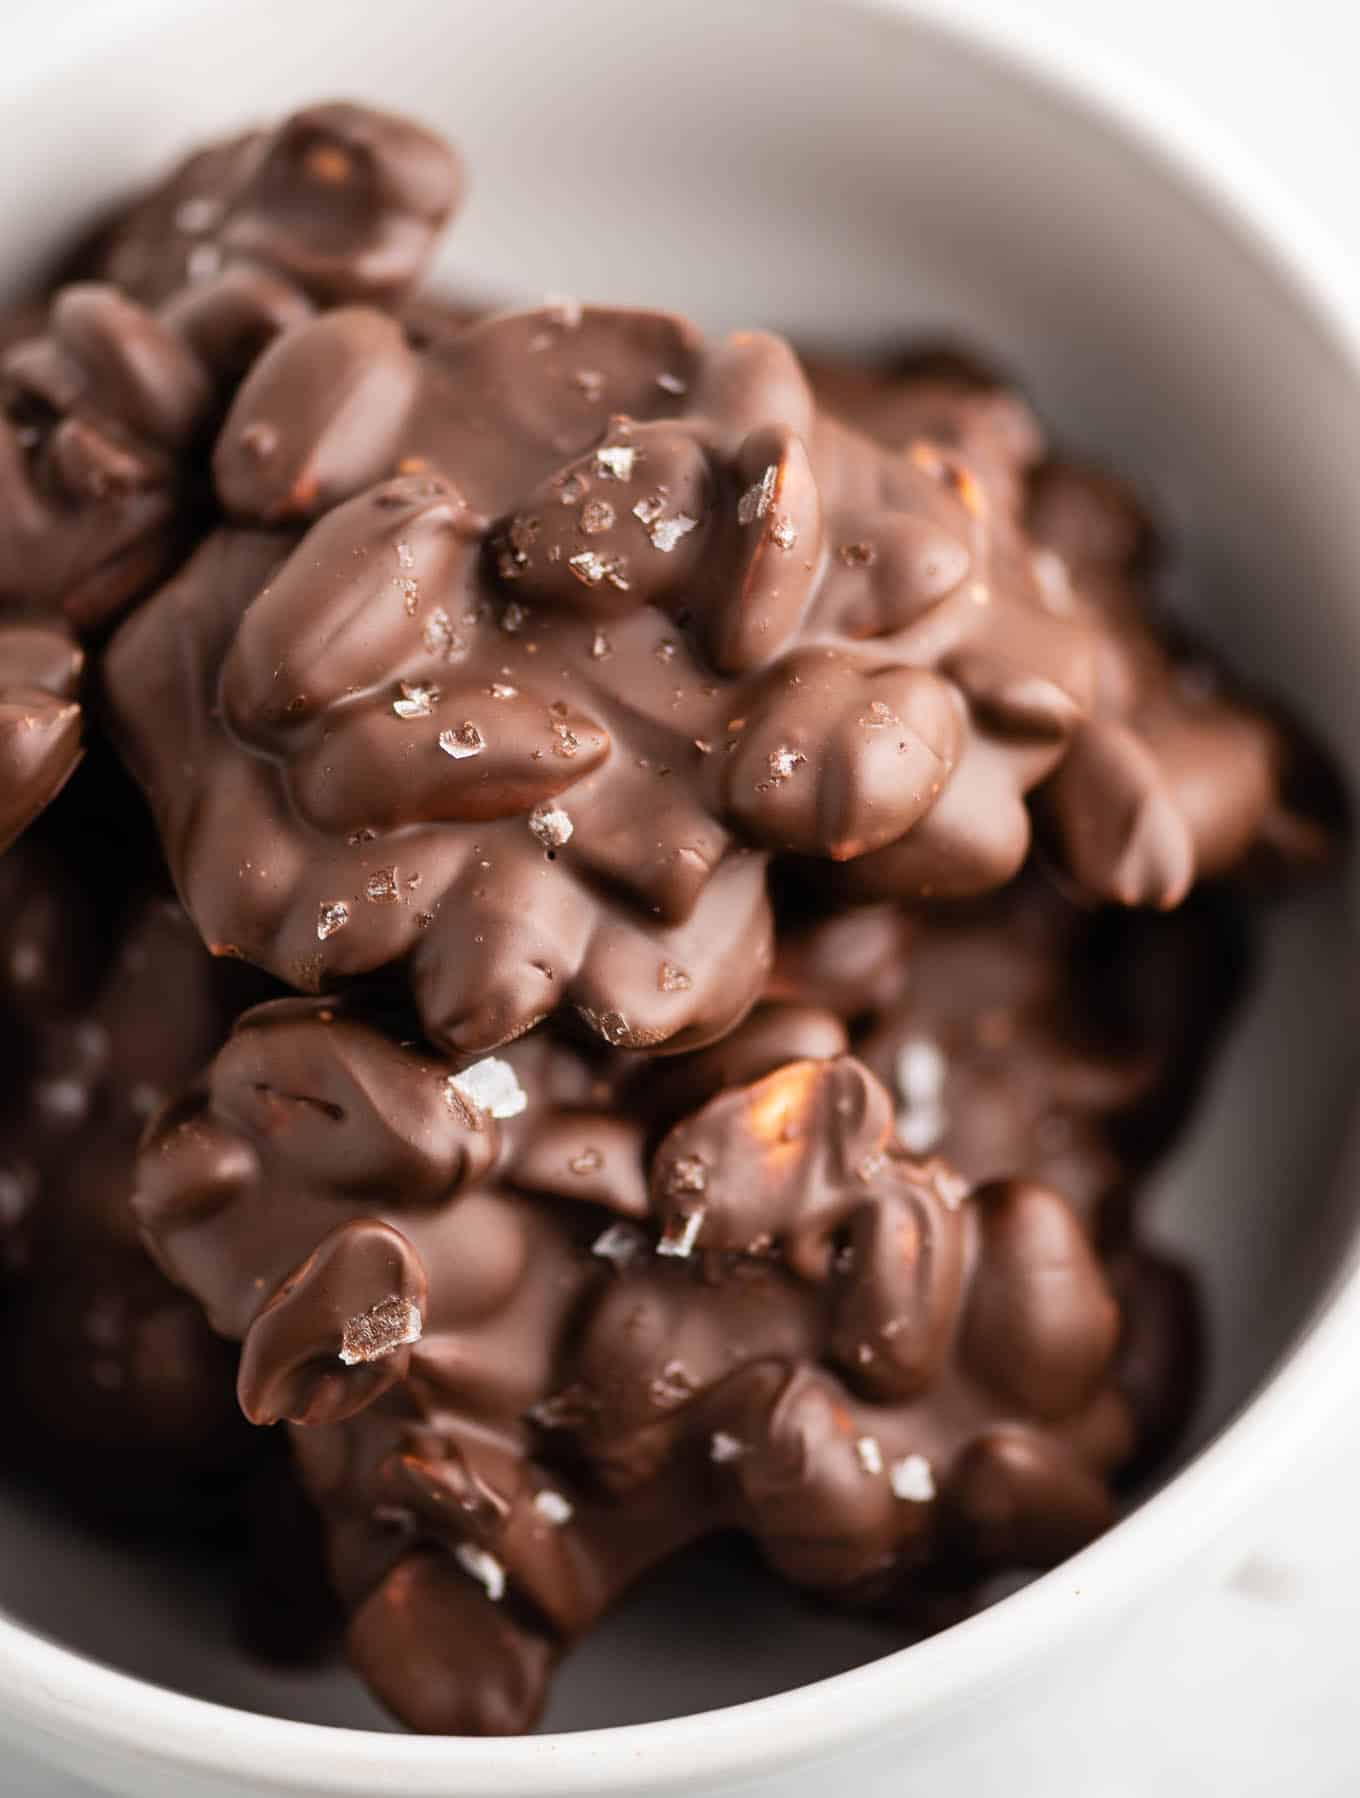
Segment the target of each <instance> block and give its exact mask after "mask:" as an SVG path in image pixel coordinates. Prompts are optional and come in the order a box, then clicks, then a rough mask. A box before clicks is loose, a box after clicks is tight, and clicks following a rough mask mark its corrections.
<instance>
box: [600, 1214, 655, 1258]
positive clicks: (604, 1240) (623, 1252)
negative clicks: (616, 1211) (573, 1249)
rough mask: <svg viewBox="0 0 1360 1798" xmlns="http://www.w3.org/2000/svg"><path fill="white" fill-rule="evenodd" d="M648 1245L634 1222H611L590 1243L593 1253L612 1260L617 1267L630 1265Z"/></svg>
mask: <svg viewBox="0 0 1360 1798" xmlns="http://www.w3.org/2000/svg"><path fill="white" fill-rule="evenodd" d="M646 1246H647V1239H646V1237H645V1236H644V1235H643V1234H642V1232H641V1230H639V1229H637V1228H636V1227H635V1226H634V1225H632V1224H624V1223H617V1224H610V1226H609V1228H608V1229H607V1230H602V1231H601V1232H600V1234H599V1235H598V1236H597V1237H596V1238H595V1240H594V1242H593V1243H592V1244H591V1245H590V1252H591V1254H592V1255H598V1256H599V1257H600V1259H601V1260H602V1261H610V1262H612V1263H613V1264H614V1266H615V1267H630V1266H631V1265H632V1263H633V1262H634V1261H636V1260H637V1258H638V1256H639V1255H640V1254H641V1253H642V1252H643V1250H644V1249H645V1248H646Z"/></svg>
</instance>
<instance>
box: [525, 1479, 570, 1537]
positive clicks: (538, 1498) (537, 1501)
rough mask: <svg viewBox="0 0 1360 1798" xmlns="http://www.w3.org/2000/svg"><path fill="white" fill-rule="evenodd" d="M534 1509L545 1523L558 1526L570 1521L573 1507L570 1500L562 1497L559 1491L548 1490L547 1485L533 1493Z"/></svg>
mask: <svg viewBox="0 0 1360 1798" xmlns="http://www.w3.org/2000/svg"><path fill="white" fill-rule="evenodd" d="M534 1509H535V1511H537V1512H538V1514H539V1516H540V1517H541V1518H542V1519H543V1521H544V1522H545V1523H551V1524H554V1525H556V1526H558V1527H560V1526H561V1525H562V1524H564V1523H570V1522H571V1520H572V1517H573V1515H574V1508H573V1506H572V1504H571V1502H570V1500H568V1499H565V1498H563V1496H562V1494H561V1493H560V1492H552V1491H549V1490H548V1488H547V1487H545V1488H544V1489H543V1491H542V1492H538V1493H535V1495H534Z"/></svg>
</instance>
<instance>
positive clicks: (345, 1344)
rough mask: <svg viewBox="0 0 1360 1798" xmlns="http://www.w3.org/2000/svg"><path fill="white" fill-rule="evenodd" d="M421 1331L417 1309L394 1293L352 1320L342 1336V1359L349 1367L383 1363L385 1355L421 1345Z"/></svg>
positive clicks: (407, 1300) (409, 1301) (408, 1300)
mask: <svg viewBox="0 0 1360 1798" xmlns="http://www.w3.org/2000/svg"><path fill="white" fill-rule="evenodd" d="M421 1327H422V1326H421V1317H420V1311H419V1309H418V1308H417V1306H415V1305H414V1304H413V1303H412V1302H411V1300H410V1299H404V1298H402V1297H401V1296H400V1295H399V1294H398V1293H393V1294H392V1296H391V1298H386V1299H379V1301H378V1303H377V1304H376V1305H370V1307H369V1308H368V1310H367V1311H361V1312H359V1314H358V1316H357V1317H351V1318H350V1320H349V1322H348V1323H347V1324H346V1325H345V1327H344V1330H343V1331H342V1333H341V1336H340V1359H341V1360H342V1361H343V1362H344V1364H345V1366H346V1367H359V1366H362V1365H365V1364H366V1363H368V1362H370V1361H381V1360H382V1358H383V1356H384V1355H391V1354H393V1353H395V1351H396V1350H397V1349H399V1348H405V1347H407V1346H408V1345H409V1344H410V1343H413V1342H419V1341H420V1332H421Z"/></svg>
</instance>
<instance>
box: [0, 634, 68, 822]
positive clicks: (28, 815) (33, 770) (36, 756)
mask: <svg viewBox="0 0 1360 1798" xmlns="http://www.w3.org/2000/svg"><path fill="white" fill-rule="evenodd" d="M83 666H84V656H83V655H82V653H81V651H80V649H79V648H78V647H77V646H76V644H75V643H73V642H72V641H71V639H70V637H69V635H68V634H67V633H66V632H65V631H64V630H63V629H61V628H60V626H56V625H48V624H36V623H35V624H0V851H3V850H5V849H8V848H9V846H10V844H11V843H12V842H13V841H14V839H15V838H16V837H17V836H18V835H19V834H20V833H21V832H22V831H23V830H24V829H25V828H26V827H27V826H28V825H29V824H31V823H32V821H33V819H34V818H36V817H37V815H38V813H39V812H41V811H42V810H43V809H44V808H45V807H46V806H47V805H49V804H50V803H51V801H52V800H53V799H55V798H56V796H57V794H58V793H59V792H60V791H61V789H62V788H63V787H64V786H65V785H66V782H67V781H68V780H69V779H70V778H71V775H72V774H73V773H74V772H75V769H76V766H77V764H78V763H79V761H80V737H81V709H80V704H79V701H78V700H77V697H76V695H77V692H78V690H79V687H80V676H81V671H82V668H83Z"/></svg>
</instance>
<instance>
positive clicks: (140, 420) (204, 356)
mask: <svg viewBox="0 0 1360 1798" xmlns="http://www.w3.org/2000/svg"><path fill="white" fill-rule="evenodd" d="M310 311H311V308H310V306H309V305H308V304H307V302H306V300H305V299H304V298H303V296H302V295H301V294H300V293H299V292H298V290H297V289H296V288H294V287H292V286H290V285H289V284H288V283H286V282H284V281H282V280H280V279H279V278H278V277H277V276H275V275H272V274H269V273H268V272H266V271H264V270H250V269H247V268H236V269H231V270H228V271H226V272H224V273H222V274H219V275H216V276H214V277H213V279H212V280H210V281H205V282H203V283H202V284H201V285H199V286H196V287H192V288H188V289H185V290H183V291H182V292H180V293H179V294H177V295H176V296H175V297H174V298H172V299H171V300H169V301H167V302H166V303H165V304H163V305H162V306H161V307H160V308H159V310H156V311H152V310H150V309H148V308H147V307H145V306H143V305H141V304H139V303H138V302H137V301H135V300H133V299H131V298H129V297H128V296H127V295H126V294H124V293H122V292H120V291H119V290H118V289H117V288H115V287H112V286H109V285H107V284H96V283H92V282H83V283H78V284H74V285H71V286H67V287H64V288H62V289H61V290H60V291H59V292H58V293H57V294H56V296H55V297H54V298H53V300H52V303H51V306H50V308H49V311H48V316H47V322H46V328H45V330H44V331H43V333H42V334H41V335H38V336H34V337H29V338H26V339H24V340H22V341H20V342H17V343H14V344H12V345H11V346H10V347H9V348H8V349H7V350H5V352H4V354H3V356H0V609H2V610H4V611H7V612H17V613H20V614H25V613H34V612H37V613H41V614H50V613H53V612H58V611H59V612H64V613H65V614H66V616H67V617H68V618H69V619H70V620H71V621H72V623H73V624H75V625H77V626H79V627H80V628H82V629H89V628H92V627H95V626H98V625H100V624H102V623H104V622H105V621H106V620H107V619H108V618H110V617H111V616H112V615H114V614H115V613H116V612H117V611H119V610H120V609H121V608H122V607H123V606H124V605H126V604H127V603H128V602H129V601H130V600H133V599H135V598H137V597H138V596H139V595H140V594H141V593H143V592H145V591H147V590H148V589H149V588H151V587H152V586H154V585H155V583H156V582H157V580H158V579H160V578H162V577H163V576H164V574H165V572H166V570H167V568H168V567H169V566H170V565H171V564H172V563H173V561H174V559H175V556H176V554H177V553H178V552H179V550H180V549H181V548H182V546H183V545H184V543H185V542H186V541H188V540H190V539H191V537H192V535H193V532H194V530H195V528H196V524H197V514H198V513H199V511H201V509H202V506H203V496H202V494H201V492H200V491H199V489H200V488H201V486H202V459H203V454H204V447H205V439H206V438H210V436H211V432H212V430H213V428H214V427H215V425H216V422H217V420H218V418H219V417H220V415H221V409H222V403H223V400H224V397H225V395H226V394H227V393H228V392H229V391H230V390H231V388H232V386H233V384H234V383H235V382H236V381H237V380H238V379H239V378H240V375H241V374H242V372H243V370H244V368H245V367H246V366H247V365H248V364H249V362H250V360H251V359H252V358H253V357H254V356H255V355H256V354H257V353H258V351H259V350H260V349H261V348H262V347H263V345H264V344H265V343H266V342H267V341H268V340H269V338H270V337H272V336H273V335H274V334H275V333H276V332H278V331H281V330H284V329H286V328H287V327H288V326H289V325H291V324H296V323H297V322H299V321H300V320H301V319H303V318H305V317H306V316H307V315H308V314H309V313H310Z"/></svg>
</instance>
